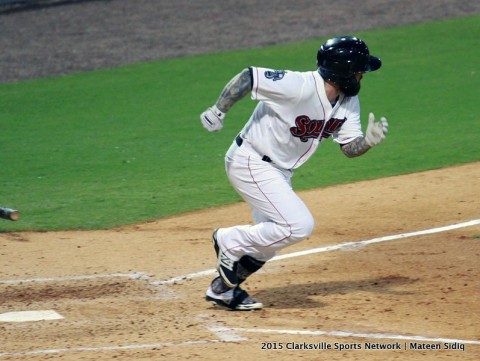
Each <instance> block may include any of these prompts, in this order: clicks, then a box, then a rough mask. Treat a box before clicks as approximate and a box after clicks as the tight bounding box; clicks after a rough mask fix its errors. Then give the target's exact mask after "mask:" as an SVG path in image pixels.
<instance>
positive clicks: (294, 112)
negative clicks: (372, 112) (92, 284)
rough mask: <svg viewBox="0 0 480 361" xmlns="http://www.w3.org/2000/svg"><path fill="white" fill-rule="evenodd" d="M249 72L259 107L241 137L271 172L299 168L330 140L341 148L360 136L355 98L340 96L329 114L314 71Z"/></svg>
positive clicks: (330, 106)
mask: <svg viewBox="0 0 480 361" xmlns="http://www.w3.org/2000/svg"><path fill="white" fill-rule="evenodd" d="M251 69H252V75H253V88H252V93H251V97H252V99H253V100H259V101H260V102H259V104H258V105H257V107H256V108H255V110H254V112H253V114H252V116H251V117H250V119H249V120H248V122H247V123H246V124H245V126H244V128H243V129H242V131H241V135H242V137H243V138H244V139H245V140H246V141H247V142H249V143H250V144H251V145H252V146H253V148H255V150H256V151H257V152H258V153H260V154H261V155H266V156H268V157H269V158H270V159H271V160H272V162H273V163H275V164H276V165H277V166H279V167H281V168H285V169H294V168H298V167H300V166H301V165H302V164H303V163H305V162H306V161H307V160H308V159H309V158H310V157H311V156H312V155H313V153H314V152H315V151H316V149H317V148H318V146H319V144H320V143H321V142H322V141H324V140H325V139H327V138H329V137H330V136H333V140H334V141H335V142H337V143H339V144H346V143H349V142H351V141H352V140H353V139H355V138H357V137H359V136H362V135H363V133H362V129H361V123H360V104H359V101H358V97H357V96H354V97H344V96H343V95H341V96H340V97H339V99H338V101H337V103H336V104H335V106H334V107H333V108H332V105H331V104H330V102H329V101H328V98H327V95H326V93H325V87H324V81H323V79H322V77H321V76H320V74H319V73H318V71H309V72H296V71H288V70H286V71H284V70H281V71H279V70H272V69H266V68H258V67H252V68H251Z"/></svg>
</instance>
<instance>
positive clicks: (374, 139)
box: [365, 113, 388, 147]
mask: <svg viewBox="0 0 480 361" xmlns="http://www.w3.org/2000/svg"><path fill="white" fill-rule="evenodd" d="M387 133H388V122H387V118H385V117H381V118H380V121H379V122H377V123H375V116H374V115H373V113H370V114H369V116H368V126H367V131H366V132H365V142H366V143H367V144H368V145H369V146H370V147H373V146H375V145H377V144H379V143H381V142H382V141H383V140H384V139H385V136H386V135H387Z"/></svg>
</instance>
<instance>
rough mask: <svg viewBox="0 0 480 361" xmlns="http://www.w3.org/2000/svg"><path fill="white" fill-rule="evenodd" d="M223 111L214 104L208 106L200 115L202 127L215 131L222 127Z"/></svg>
mask: <svg viewBox="0 0 480 361" xmlns="http://www.w3.org/2000/svg"><path fill="white" fill-rule="evenodd" d="M224 118H225V113H224V112H222V111H220V110H219V109H218V108H217V106H216V105H214V106H212V107H210V108H208V109H207V110H205V111H204V112H203V113H202V114H201V115H200V121H201V122H202V125H203V127H204V128H205V129H206V130H208V131H209V132H217V131H219V130H220V129H222V128H223V119H224Z"/></svg>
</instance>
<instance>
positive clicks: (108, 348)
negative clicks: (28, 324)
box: [0, 340, 222, 357]
mask: <svg viewBox="0 0 480 361" xmlns="http://www.w3.org/2000/svg"><path fill="white" fill-rule="evenodd" d="M219 342H222V341H220V340H198V341H185V342H162V343H156V344H155V343H154V344H143V345H142V344H139V345H124V346H121V345H118V346H103V347H102V346H101V347H77V348H75V347H72V348H58V349H50V350H33V351H24V352H2V353H0V357H20V356H33V355H50V354H59V353H66V352H86V351H91V352H92V351H93V352H99V351H121V350H138V349H148V348H150V349H154V348H161V347H172V346H190V345H204V344H209V343H219Z"/></svg>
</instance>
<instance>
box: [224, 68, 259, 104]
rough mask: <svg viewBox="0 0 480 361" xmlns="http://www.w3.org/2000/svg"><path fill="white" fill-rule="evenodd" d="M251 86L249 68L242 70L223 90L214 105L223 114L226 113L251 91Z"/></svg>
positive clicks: (251, 80)
mask: <svg viewBox="0 0 480 361" xmlns="http://www.w3.org/2000/svg"><path fill="white" fill-rule="evenodd" d="M252 86H253V79H252V74H251V70H250V69H249V68H247V69H244V70H242V72H240V73H239V74H237V75H236V76H235V77H234V78H233V79H232V80H230V81H229V82H228V84H227V85H225V88H223V91H222V93H221V94H220V97H219V98H218V100H217V103H216V106H217V108H218V109H219V110H220V111H222V112H224V113H226V112H228V111H229V110H230V108H231V107H232V106H233V105H234V104H235V103H236V102H238V101H239V100H240V99H242V98H243V97H245V96H246V95H247V94H248V93H249V92H250V91H251V90H252Z"/></svg>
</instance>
